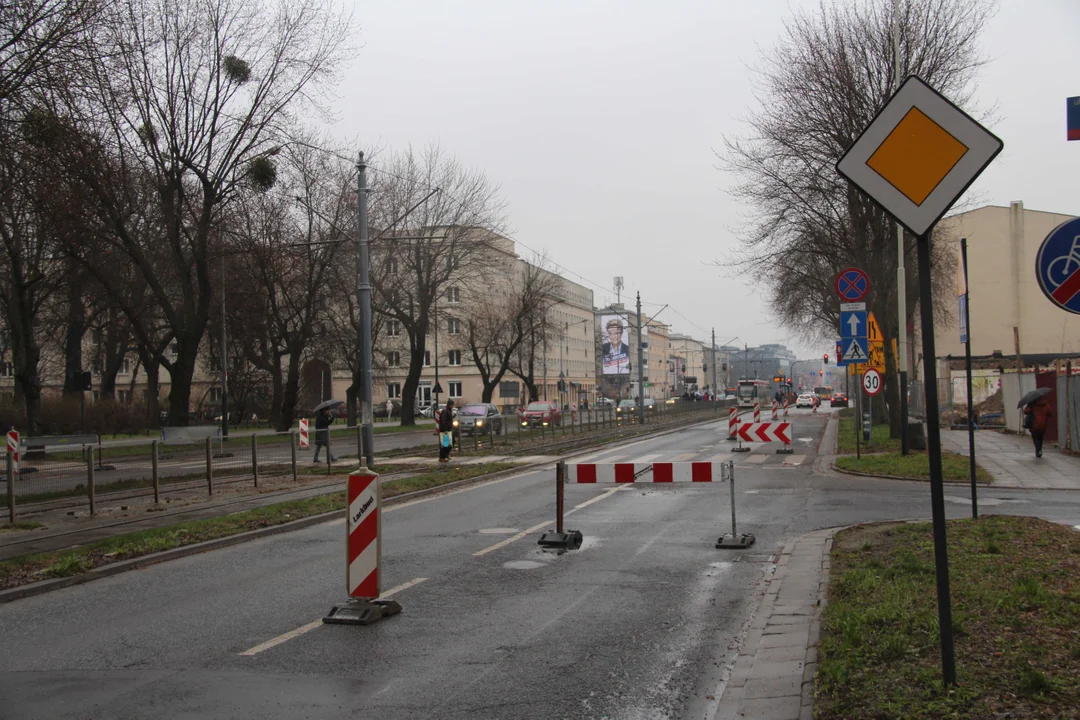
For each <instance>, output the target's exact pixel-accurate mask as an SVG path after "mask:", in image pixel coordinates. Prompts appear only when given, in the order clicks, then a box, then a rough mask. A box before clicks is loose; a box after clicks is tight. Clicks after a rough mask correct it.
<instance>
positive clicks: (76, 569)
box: [0, 463, 516, 589]
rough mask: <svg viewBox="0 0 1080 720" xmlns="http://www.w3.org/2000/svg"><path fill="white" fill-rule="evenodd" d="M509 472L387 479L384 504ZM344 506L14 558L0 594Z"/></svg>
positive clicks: (455, 470)
mask: <svg viewBox="0 0 1080 720" xmlns="http://www.w3.org/2000/svg"><path fill="white" fill-rule="evenodd" d="M513 467H516V463H484V464H480V465H464V466H458V467H454V466H451V467H448V468H439V469H437V470H433V471H431V472H427V473H423V474H421V475H414V476H411V477H407V478H402V479H400V480H391V481H389V482H387V483H386V484H385V485H384V486H383V489H382V495H383V498H384V499H386V498H391V497H394V496H396V495H402V494H405V493H409V492H414V491H416V490H424V489H428V488H432V487H438V486H440V485H446V484H448V483H452V482H456V481H458V480H466V479H468V478H473V477H478V476H480V475H487V474H489V473H494V472H499V471H501V470H508V469H510V468H513ZM380 470H383V468H380ZM344 503H345V493H344V492H337V493H332V494H330V495H320V496H318V497H313V498H305V499H303V500H291V501H288V502H283V503H277V504H275V505H267V506H265V507H261V508H255V509H253V510H245V511H243V512H238V513H233V514H231V515H224V516H222V517H215V518H208V519H205V520H194V521H189V522H182V523H177V524H175V525H169V526H167V527H162V528H154V529H152V530H140V531H138V532H134V533H128V534H126V535H117V536H115V537H111V538H106V539H104V540H99V541H97V542H93V543H89V544H87V545H81V546H79V547H77V548H73V549H70V550H64V551H58V552H48V553H40V554H37V555H29V556H26V557H21V558H14V559H12V560H7V561H4V562H0V589H2V588H9V587H16V586H18V585H25V584H27V583H31V582H36V581H38V580H45V579H48V578H54V577H68V576H71V575H78V574H81V573H84V572H86V571H87V570H90V569H92V568H95V567H100V566H101V565H107V564H109V563H113V562H117V561H120V560H126V559H129V558H135V557H140V556H142V555H148V554H150V553H154V552H160V551H162V550H169V549H172V548H175V547H181V546H184V545H192V544H195V543H199V542H204V541H206V540H213V539H216V538H222V537H228V536H230V535H236V534H238V533H242V532H247V531H249V530H255V529H258V528H264V527H271V526H273V525H280V524H282V523H287V522H291V521H293V520H299V519H301V518H305V517H310V516H312V515H319V514H322V513H326V512H331V511H333V510H344Z"/></svg>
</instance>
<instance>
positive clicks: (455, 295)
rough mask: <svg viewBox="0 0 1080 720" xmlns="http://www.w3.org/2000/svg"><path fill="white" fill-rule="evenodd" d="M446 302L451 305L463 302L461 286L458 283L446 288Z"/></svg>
mask: <svg viewBox="0 0 1080 720" xmlns="http://www.w3.org/2000/svg"><path fill="white" fill-rule="evenodd" d="M446 302H448V303H450V304H451V305H456V304H457V303H459V302H461V288H459V287H458V286H456V285H455V286H453V287H448V288H446Z"/></svg>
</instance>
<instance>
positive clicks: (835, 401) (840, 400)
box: [829, 393, 848, 407]
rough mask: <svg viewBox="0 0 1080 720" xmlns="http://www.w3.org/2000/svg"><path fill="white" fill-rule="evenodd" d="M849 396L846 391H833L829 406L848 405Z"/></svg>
mask: <svg viewBox="0 0 1080 720" xmlns="http://www.w3.org/2000/svg"><path fill="white" fill-rule="evenodd" d="M847 406H848V398H847V395H845V394H844V393H833V396H832V397H831V398H829V407H847Z"/></svg>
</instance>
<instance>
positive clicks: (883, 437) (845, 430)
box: [836, 410, 901, 455]
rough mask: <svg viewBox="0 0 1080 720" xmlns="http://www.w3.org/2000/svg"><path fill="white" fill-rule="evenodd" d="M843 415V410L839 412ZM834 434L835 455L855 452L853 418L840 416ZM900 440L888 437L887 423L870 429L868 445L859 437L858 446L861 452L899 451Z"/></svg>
mask: <svg viewBox="0 0 1080 720" xmlns="http://www.w3.org/2000/svg"><path fill="white" fill-rule="evenodd" d="M840 412H841V413H843V410H841V411H840ZM837 422H839V424H840V425H839V428H838V429H837V434H836V453H837V454H838V455H847V454H851V453H854V452H855V418H854V417H853V416H848V417H844V416H843V415H841V417H840V419H839V420H838V421H837ZM860 427H861V426H860ZM900 444H901V443H900V438H891V437H889V425H888V423H885V424H882V425H874V426H873V427H872V428H870V444H869V445H868V444H867V443H866V441H865V440H863V439H862V436H861V435H860V436H859V446H860V447H861V448H862V451H863V452H891V451H893V450H899V449H900Z"/></svg>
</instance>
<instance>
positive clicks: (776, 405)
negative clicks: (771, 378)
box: [772, 400, 780, 422]
mask: <svg viewBox="0 0 1080 720" xmlns="http://www.w3.org/2000/svg"><path fill="white" fill-rule="evenodd" d="M779 412H780V403H778V402H776V401H775V400H773V401H772V420H773V422H776V421H777V419H778V418H777V415H778V413H779Z"/></svg>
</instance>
